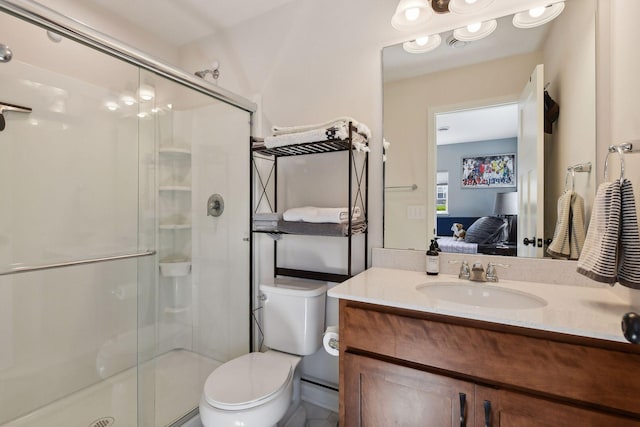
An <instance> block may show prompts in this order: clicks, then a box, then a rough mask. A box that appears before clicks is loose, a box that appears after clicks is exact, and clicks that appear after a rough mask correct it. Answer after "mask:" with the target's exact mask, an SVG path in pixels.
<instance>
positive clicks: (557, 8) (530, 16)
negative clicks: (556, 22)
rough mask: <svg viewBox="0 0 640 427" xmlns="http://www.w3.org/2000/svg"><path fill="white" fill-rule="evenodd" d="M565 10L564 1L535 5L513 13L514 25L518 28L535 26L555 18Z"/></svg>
mask: <svg viewBox="0 0 640 427" xmlns="http://www.w3.org/2000/svg"><path fill="white" fill-rule="evenodd" d="M563 10H564V2H563V1H561V2H559V3H553V4H548V5H546V6H540V7H535V8H533V9H529V10H528V11H526V12H520V13H516V14H515V15H513V25H514V26H516V27H518V28H533V27H538V26H540V25H544V24H546V23H547V22H549V21H551V20H553V19H555V18H556V17H558V15H560V14H561V13H562V11H563Z"/></svg>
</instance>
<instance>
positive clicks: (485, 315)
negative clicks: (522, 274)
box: [328, 267, 637, 343]
mask: <svg viewBox="0 0 640 427" xmlns="http://www.w3.org/2000/svg"><path fill="white" fill-rule="evenodd" d="M438 282H446V283H464V284H468V285H471V286H478V287H482V286H490V287H491V286H495V287H500V288H508V289H511V290H517V291H520V292H526V293H528V294H532V295H534V296H536V297H538V298H542V299H544V300H545V301H546V302H547V304H546V305H545V306H544V307H541V308H527V309H511V308H487V307H479V306H473V305H467V304H461V303H454V302H449V301H445V300H441V299H436V298H433V297H430V296H427V295H426V294H424V293H422V292H420V291H418V290H416V286H418V285H421V284H425V283H429V284H435V283H438ZM328 295H329V296H330V297H334V298H340V299H347V300H353V301H360V302H366V303H371V304H379V305H384V306H388V307H396V308H404V309H409V310H416V311H422V312H427V313H435V314H444V315H449V316H455V317H460V318H465V319H474V320H482V321H487V322H493V323H500V324H505V325H513V326H521V327H526V328H531V329H538V330H544V331H552V332H560V333H564V334H571V335H577V336H583V337H591V338H598V339H604V340H609V341H619V342H625V343H626V342H627V341H626V339H625V338H624V336H623V335H622V330H621V328H620V322H621V320H622V316H623V315H624V314H625V313H627V312H629V311H633V309H632V307H631V305H630V304H629V302H626V301H623V300H622V299H621V298H619V297H618V296H616V295H615V294H614V293H613V292H611V290H609V289H607V288H590V287H581V286H568V285H557V284H553V285H552V284H545V283H535V282H533V283H532V282H520V281H514V280H504V281H503V280H501V281H500V282H498V283H484V282H470V281H468V280H460V279H458V277H457V276H452V275H445V274H440V275H438V276H428V275H426V274H425V273H423V272H416V271H407V270H396V269H387V268H377V267H374V268H370V269H368V270H366V271H364V272H362V273H360V274H358V275H357V276H354V277H352V278H351V279H349V280H347V281H345V282H343V283H341V284H339V285H337V286H335V287H334V288H332V289H330V290H329V292H328ZM636 311H637V310H636Z"/></svg>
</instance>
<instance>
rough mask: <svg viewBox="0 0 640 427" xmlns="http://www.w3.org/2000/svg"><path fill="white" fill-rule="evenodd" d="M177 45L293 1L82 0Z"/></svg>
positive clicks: (168, 42) (229, 26)
mask: <svg viewBox="0 0 640 427" xmlns="http://www.w3.org/2000/svg"><path fill="white" fill-rule="evenodd" d="M86 1H87V2H89V3H92V4H94V5H97V6H99V7H101V8H103V9H106V10H109V11H110V12H112V13H114V14H115V15H118V16H121V17H122V18H124V19H126V20H128V21H130V22H131V23H132V24H134V25H136V26H138V27H140V28H142V29H144V30H146V31H148V32H149V33H151V34H152V35H153V36H155V37H157V38H158V39H160V40H162V41H163V42H165V43H167V44H169V45H171V46H175V47H179V46H182V45H184V44H187V43H191V42H193V41H195V40H199V39H201V38H203V37H206V36H209V35H211V34H215V33H217V32H218V31H221V30H225V29H228V28H231V27H233V26H235V25H238V24H240V23H242V22H245V21H248V20H250V19H252V18H255V17H257V16H260V15H263V14H265V13H267V12H269V11H271V10H273V9H276V8H278V7H281V6H283V5H285V4H287V3H291V2H293V1H295V0H135V1H132V0H86Z"/></svg>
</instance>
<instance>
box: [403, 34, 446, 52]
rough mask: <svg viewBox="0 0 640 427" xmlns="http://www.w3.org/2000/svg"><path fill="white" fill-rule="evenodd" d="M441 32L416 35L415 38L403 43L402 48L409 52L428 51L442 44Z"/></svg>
mask: <svg viewBox="0 0 640 427" xmlns="http://www.w3.org/2000/svg"><path fill="white" fill-rule="evenodd" d="M441 41H442V38H441V37H440V34H432V35H430V36H421V37H416V39H415V40H411V41H408V42H404V43H402V48H403V49H404V50H405V51H406V52H409V53H426V52H430V51H432V50H433V49H435V48H437V47H438V46H440V42H441Z"/></svg>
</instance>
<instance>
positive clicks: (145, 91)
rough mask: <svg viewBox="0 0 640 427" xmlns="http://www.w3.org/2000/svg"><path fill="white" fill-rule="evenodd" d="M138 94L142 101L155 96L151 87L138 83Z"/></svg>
mask: <svg viewBox="0 0 640 427" xmlns="http://www.w3.org/2000/svg"><path fill="white" fill-rule="evenodd" d="M138 96H140V99H142V100H143V101H151V100H152V99H153V98H154V97H155V96H156V93H155V90H154V89H153V87H151V86H149V85H140V89H138Z"/></svg>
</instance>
